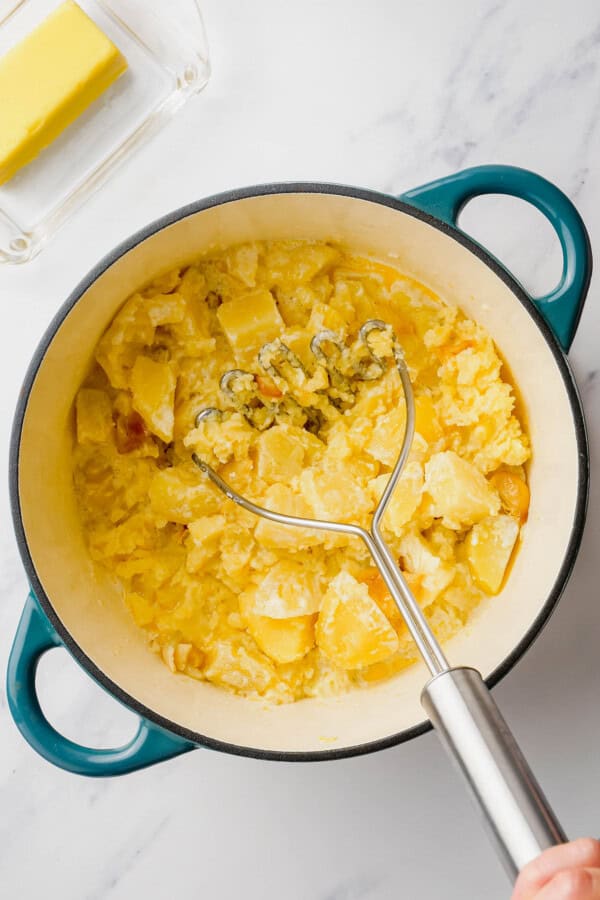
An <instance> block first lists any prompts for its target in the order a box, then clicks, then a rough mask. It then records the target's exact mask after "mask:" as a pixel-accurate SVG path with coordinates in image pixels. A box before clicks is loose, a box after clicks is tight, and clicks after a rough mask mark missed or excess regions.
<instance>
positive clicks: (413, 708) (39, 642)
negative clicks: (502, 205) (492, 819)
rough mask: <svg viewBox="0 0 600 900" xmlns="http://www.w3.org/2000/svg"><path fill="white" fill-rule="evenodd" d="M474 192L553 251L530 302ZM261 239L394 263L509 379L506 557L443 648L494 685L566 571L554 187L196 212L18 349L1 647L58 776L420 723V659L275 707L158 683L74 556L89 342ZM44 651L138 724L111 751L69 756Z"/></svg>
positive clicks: (572, 413) (276, 189)
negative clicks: (14, 546) (79, 415)
mask: <svg viewBox="0 0 600 900" xmlns="http://www.w3.org/2000/svg"><path fill="white" fill-rule="evenodd" d="M481 194H508V195H511V196H514V197H520V198H522V199H523V200H526V201H528V202H529V203H531V204H533V206H535V207H536V208H537V209H538V210H540V212H542V213H543V214H544V216H546V218H547V219H548V220H549V222H550V223H551V225H552V226H553V228H554V230H555V231H556V234H557V235H558V238H559V240H560V244H561V247H562V254H563V270H562V276H561V279H560V283H559V284H558V286H557V287H556V289H555V290H553V291H552V292H551V293H550V294H548V295H546V296H543V297H538V298H532V297H530V296H529V295H528V294H527V293H526V292H525V290H524V289H523V287H522V286H521V285H520V284H519V283H518V282H517V280H516V279H515V278H514V276H513V275H511V274H510V273H509V272H508V271H507V270H506V269H505V268H504V267H503V266H502V264H501V263H500V262H498V260H496V259H494V258H493V257H492V256H491V255H490V254H489V253H488V252H487V251H486V250H485V249H484V248H483V247H481V246H480V245H479V244H477V243H476V242H475V241H473V240H472V239H471V238H469V237H468V236H467V235H466V234H465V233H464V232H463V231H461V229H460V228H459V227H458V224H457V218H458V215H459V213H460V211H461V209H462V208H463V206H464V205H465V204H466V203H467V202H468V201H469V200H470V199H471V198H473V197H476V196H478V195H481ZM267 238H269V239H290V238H304V239H321V240H322V239H325V240H330V239H333V240H337V241H340V242H342V243H343V244H345V245H347V246H350V247H352V248H353V249H354V250H356V251H358V252H360V253H364V254H368V255H373V256H375V257H377V258H379V259H382V260H386V259H390V260H392V261H393V262H394V263H395V264H396V265H397V266H399V267H400V268H401V269H402V270H403V271H406V272H408V273H410V274H411V275H413V276H414V277H416V278H417V279H418V280H420V281H422V282H424V283H425V284H427V285H428V286H429V287H431V288H432V289H433V290H434V291H436V292H438V293H439V294H441V295H442V296H443V297H444V298H445V299H446V300H448V301H449V302H451V303H454V304H457V305H459V306H460V307H461V308H462V309H463V310H464V311H465V313H466V314H467V315H468V316H471V317H472V318H474V319H476V320H477V321H478V322H480V323H481V324H482V325H483V326H484V327H485V328H486V329H487V330H488V332H489V333H490V334H491V335H492V336H493V338H494V340H495V342H496V344H497V346H498V347H499V349H500V351H501V353H502V355H503V357H504V359H505V361H506V363H507V365H508V367H509V369H510V371H511V373H512V375H513V377H514V379H515V382H516V384H517V385H518V387H519V393H520V399H521V404H522V409H523V413H524V415H525V417H526V419H527V424H528V428H529V432H530V435H531V439H532V446H533V458H532V460H531V464H530V470H529V480H530V488H531V508H530V515H529V519H528V522H527V525H526V527H525V529H524V535H523V541H522V548H521V550H520V552H519V554H518V556H517V558H516V560H515V564H514V568H513V570H512V572H511V576H510V579H509V581H508V584H507V586H506V587H505V589H504V590H503V592H502V593H501V594H500V595H498V596H497V597H494V598H491V599H489V600H487V601H486V602H485V603H483V604H482V605H481V606H480V607H479V608H478V610H477V611H476V612H475V614H474V615H473V617H472V619H471V621H470V622H469V625H468V627H466V628H465V629H463V631H462V632H461V633H460V634H458V635H457V636H456V637H454V638H453V639H452V640H451V641H449V642H448V644H447V646H446V651H447V654H448V656H449V658H450V659H451V661H454V662H457V663H460V664H462V665H472V666H474V667H475V668H477V669H479V670H480V671H481V672H482V674H483V675H484V676H485V677H486V680H487V683H488V684H489V685H490V686H492V685H494V684H496V683H497V682H498V681H499V679H500V678H502V676H503V675H505V674H506V673H507V672H508V671H509V670H510V669H511V668H512V667H513V666H514V665H515V663H516V662H517V660H518V659H519V658H520V657H521V655H522V654H523V653H524V652H525V651H526V650H527V648H528V647H529V646H530V645H531V643H532V642H533V640H534V639H535V637H536V636H537V635H538V634H539V633H540V631H541V629H542V627H543V625H544V623H545V622H546V621H547V620H548V617H549V616H550V614H551V613H552V611H553V609H554V607H555V605H556V603H557V601H558V599H559V597H560V595H561V593H562V591H563V589H564V586H565V584H566V582H567V579H568V576H569V573H570V571H571V569H572V566H573V564H574V561H575V557H576V554H577V550H578V547H579V543H580V539H581V534H582V529H583V524H584V518H585V508H586V498H587V487H588V451H587V444H586V436H585V427H584V419H583V414H582V409H581V403H580V400H579V396H578V392H577V388H576V385H575V382H574V379H573V376H572V374H571V370H570V368H569V364H568V362H567V359H566V355H565V354H566V352H567V351H568V349H569V346H570V344H571V341H572V339H573V336H574V334H575V329H576V327H577V323H578V321H579V317H580V314H581V310H582V306H583V302H584V299H585V296H586V292H587V289H588V284H589V280H590V274H591V267H592V260H591V252H590V246H589V240H588V237H587V233H586V230H585V227H584V225H583V223H582V221H581V219H580V217H579V215H578V213H577V211H576V209H575V207H574V206H573V204H572V203H571V202H570V201H569V200H568V199H567V197H566V196H565V195H564V194H563V193H562V192H561V191H560V190H559V189H558V188H557V187H555V186H554V185H553V184H551V183H549V182H548V181H546V180H545V179H543V178H541V177H540V176H539V175H535V174H533V173H532V172H528V171H525V170H523V169H517V168H512V167H509V166H483V167H479V168H474V169H468V170H466V171H463V172H460V173H458V174H456V175H452V176H450V177H448V178H442V179H440V180H439V181H435V182H433V183H431V184H427V185H425V186H422V187H419V188H416V189H414V190H411V191H409V192H408V193H406V194H404V195H403V196H402V197H399V198H395V197H390V196H387V195H384V194H379V193H375V192H372V191H366V190H360V189H355V188H350V187H343V186H339V185H332V184H313V183H309V184H269V185H264V186H260V187H252V188H247V189H243V190H238V191H233V192H230V193H225V194H220V195H218V196H215V197H211V198H209V199H207V200H202V201H200V202H198V203H193V204H191V205H189V206H186V207H184V208H182V209H179V210H177V211H176V212H174V213H171V214H170V215H168V216H165V217H164V218H162V219H159V220H158V221H156V222H154V223H153V224H151V225H149V226H148V227H147V228H144V229H143V230H142V231H140V232H138V233H137V234H135V235H134V236H133V237H131V238H130V239H129V240H127V241H125V243H123V244H121V245H120V246H119V247H117V249H116V250H114V251H113V252H112V253H110V254H109V255H108V256H107V257H105V258H104V259H103V260H102V261H101V262H100V263H99V264H98V265H97V266H96V267H95V268H94V269H93V270H92V271H91V272H90V274H89V275H88V276H87V277H86V278H84V280H83V281H82V282H81V283H80V284H79V285H78V286H77V288H76V289H75V290H74V291H73V293H72V294H71V296H70V297H69V299H68V300H67V301H66V303H65V305H64V306H63V307H62V309H61V310H60V312H59V313H58V315H57V316H56V318H55V319H54V321H53V322H52V324H51V325H50V327H49V329H48V331H47V332H46V334H45V336H44V338H43V339H42V341H41V344H40V346H39V347H38V349H37V351H36V353H35V356H34V359H33V361H32V363H31V366H30V368H29V371H28V373H27V375H26V378H25V383H24V385H23V389H22V393H21V396H20V399H19V404H18V408H17V411H16V416H15V421H14V429H13V435H12V448H11V459H10V490H11V502H12V512H13V518H14V526H15V530H16V534H17V539H18V543H19V547H20V552H21V555H22V558H23V563H24V565H25V568H26V571H27V575H28V578H29V581H30V584H31V594H30V596H29V598H28V600H27V603H26V606H25V610H24V612H23V616H22V618H21V621H20V624H19V626H18V630H17V634H16V637H15V641H14V645H13V648H12V653H11V656H10V661H9V666H8V681H7V692H8V700H9V704H10V709H11V712H12V715H13V717H14V720H15V722H16V724H17V726H18V728H19V729H20V731H21V733H22V735H23V737H24V738H25V740H26V741H27V742H28V743H29V744H30V745H31V746H32V747H33V748H34V749H35V750H36V751H37V752H38V753H40V754H41V755H42V756H43V757H44V758H45V759H47V760H48V761H49V762H52V763H54V764H55V765H57V766H60V767H62V768H64V769H67V770H69V771H71V772H76V773H79V774H82V775H96V776H98V775H119V774H124V773H126V772H131V771H134V770H136V769H141V768H143V767H144V766H149V765H152V764H154V763H157V762H160V761H162V760H166V759H169V758H170V757H174V756H177V755H178V754H181V753H185V752H187V751H189V750H193V749H195V748H197V747H202V746H204V747H212V748H214V749H217V750H223V751H226V752H230V753H237V754H241V755H247V756H255V757H260V758H263V759H275V760H323V759H337V758H340V757H346V756H352V755H355V754H361V753H367V752H372V751H375V750H379V749H382V748H384V747H389V746H392V745H394V744H399V743H401V742H402V741H406V740H409V739H410V738H413V737H415V736H417V735H419V734H422V733H423V732H424V731H426V730H427V729H428V728H429V727H430V726H429V723H428V722H426V721H423V711H422V708H421V705H420V701H419V697H420V692H421V687H422V685H423V684H424V682H425V681H426V680H427V676H426V673H425V671H424V668H423V666H422V665H420V664H419V665H415V666H413V667H411V668H409V669H407V670H405V671H404V672H402V673H400V674H399V675H397V676H396V677H395V678H393V679H391V680H389V681H387V682H385V683H383V684H379V685H376V686H373V687H370V688H369V689H365V690H360V691H359V690H357V691H353V692H351V693H348V694H345V695H343V696H340V697H329V698H323V699H306V700H302V701H301V702H299V703H295V704H288V705H283V706H268V705H265V704H263V703H259V702H256V701H253V700H250V699H246V698H243V697H238V696H234V695H231V694H229V693H227V692H225V691H222V690H220V689H219V688H216V687H214V686H213V685H211V684H209V683H203V682H197V681H194V680H192V679H189V678H186V677H184V676H174V675H172V674H171V672H170V671H169V670H168V669H167V667H166V666H164V665H163V663H162V662H161V661H160V660H159V659H158V657H157V656H156V655H155V654H153V653H151V652H150V651H149V650H148V648H147V646H146V643H145V639H144V636H143V635H142V634H141V632H140V630H139V629H138V628H137V627H136V626H135V625H134V623H133V622H132V620H131V618H130V616H129V614H128V612H127V610H126V609H125V606H124V603H123V602H122V598H121V596H120V593H119V589H118V585H116V584H115V583H114V581H113V580H111V579H110V578H109V576H108V574H107V573H106V572H103V571H98V570H97V569H96V568H95V567H94V565H93V564H92V562H91V560H90V558H89V555H88V554H87V552H86V548H85V545H84V541H83V538H82V534H81V529H80V527H79V523H78V518H77V509H76V504H75V500H74V496H73V485H72V478H71V471H70V461H69V460H70V452H71V448H72V440H73V437H72V404H73V399H74V396H75V393H76V390H77V388H78V385H79V384H80V382H81V380H82V378H83V376H84V374H85V372H86V369H87V367H88V365H89V363H90V360H91V358H92V354H93V350H94V347H95V345H96V343H97V341H98V339H99V337H100V335H101V334H102V333H103V331H104V329H105V328H106V326H107V325H108V323H109V322H110V321H111V319H112V317H113V315H114V314H115V312H116V311H117V309H118V308H119V306H120V305H121V304H122V303H123V301H124V300H125V299H126V297H127V296H128V295H129V294H130V293H131V292H132V291H134V290H135V289H137V288H139V286H140V285H142V284H143V283H145V282H147V281H149V280H150V279H151V278H153V277H154V276H156V275H158V274H159V273H162V272H164V271H165V270H168V269H170V268H172V267H174V266H176V265H179V264H183V263H185V262H189V261H190V260H191V259H193V258H194V257H196V256H198V255H200V254H202V253H203V252H205V251H206V250H208V249H210V248H214V247H215V246H227V245H230V244H232V243H237V242H241V241H247V240H260V239H267ZM40 447H43V448H44V452H43V453H40ZM61 646H64V647H66V648H67V650H69V652H70V653H71V654H72V655H73V656H74V657H75V659H76V660H77V661H78V663H79V664H80V665H81V666H82V667H83V668H84V669H85V670H86V671H87V672H88V673H89V674H90V675H91V676H92V678H94V679H95V680H96V681H97V682H98V683H99V684H101V685H102V686H103V687H104V688H106V690H107V691H109V693H110V694H112V695H113V696H114V697H115V698H117V700H119V701H121V702H122V703H123V704H125V706H127V707H128V708H129V709H130V710H132V711H133V712H134V713H136V714H137V715H138V716H139V720H140V721H139V728H138V730H137V733H136V735H135V737H134V738H133V739H132V740H131V741H130V742H129V743H127V744H126V745H125V746H122V747H118V748H116V749H113V750H107V749H103V750H98V749H94V748H91V747H83V746H80V745H79V744H77V743H75V742H73V741H71V740H68V739H67V738H66V737H64V736H63V735H61V734H60V733H59V732H58V731H57V730H56V729H55V728H54V727H53V726H52V724H51V723H50V722H49V721H48V720H47V718H46V717H45V715H44V713H43V712H42V709H41V707H40V703H39V700H38V696H37V692H36V684H35V674H36V668H37V665H38V662H39V660H40V658H41V656H42V655H43V654H44V653H46V651H48V650H51V649H52V648H54V647H61Z"/></svg>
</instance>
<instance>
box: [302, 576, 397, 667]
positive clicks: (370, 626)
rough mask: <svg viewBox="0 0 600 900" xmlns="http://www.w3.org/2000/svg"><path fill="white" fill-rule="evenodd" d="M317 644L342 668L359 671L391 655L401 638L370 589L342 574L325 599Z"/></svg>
mask: <svg viewBox="0 0 600 900" xmlns="http://www.w3.org/2000/svg"><path fill="white" fill-rule="evenodd" d="M317 644H318V645H319V647H320V648H321V650H322V651H323V653H324V654H325V655H326V656H328V657H329V659H330V660H331V661H332V662H334V663H335V664H336V665H338V666H341V668H342V669H358V668H362V667H363V666H370V665H372V664H373V663H376V662H381V660H384V659H387V657H388V656H391V655H392V653H394V652H395V651H396V650H397V649H398V636H397V634H396V632H395V631H394V629H393V628H392V626H391V625H390V623H389V622H388V620H387V619H386V617H385V616H384V614H383V613H382V611H381V610H380V609H379V607H378V606H377V604H376V603H375V601H374V600H373V599H372V598H371V596H370V595H369V590H368V588H367V586H366V585H365V584H361V583H360V582H358V581H357V580H356V579H355V578H353V577H352V575H350V574H349V573H348V572H345V571H341V572H340V573H339V574H338V575H336V577H335V578H334V579H333V581H332V582H331V584H330V585H329V588H328V590H327V591H326V593H325V596H324V598H323V603H322V605H321V613H320V615H319V621H318V622H317Z"/></svg>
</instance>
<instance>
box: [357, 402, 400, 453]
mask: <svg viewBox="0 0 600 900" xmlns="http://www.w3.org/2000/svg"><path fill="white" fill-rule="evenodd" d="M405 425H406V410H405V409H404V406H399V407H397V408H396V409H392V410H391V411H390V412H387V413H384V414H383V415H381V416H378V417H377V420H376V422H375V427H374V429H373V434H372V436H371V439H370V440H369V441H368V442H367V445H366V447H365V449H366V451H367V453H370V455H371V456H372V457H373V458H374V459H377V460H379V462H382V463H384V464H385V465H386V466H392V465H393V464H394V462H395V461H396V457H397V456H398V452H399V450H400V447H401V445H402V438H403V437H404V428H405Z"/></svg>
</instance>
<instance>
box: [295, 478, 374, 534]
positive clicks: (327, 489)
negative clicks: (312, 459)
mask: <svg viewBox="0 0 600 900" xmlns="http://www.w3.org/2000/svg"><path fill="white" fill-rule="evenodd" d="M300 490H301V491H302V496H303V497H304V499H305V500H306V502H307V503H308V505H309V506H310V508H311V509H312V510H313V513H314V518H317V519H329V520H333V521H340V522H353V521H356V520H357V519H359V518H360V516H361V515H364V514H365V513H367V512H368V511H369V509H370V507H371V501H370V498H369V497H368V496H367V494H366V492H365V491H364V490H362V488H361V487H360V485H359V484H358V483H357V482H356V481H355V480H354V479H353V478H352V476H351V475H349V474H348V473H347V472H346V471H344V469H339V470H338V471H335V472H323V471H320V470H319V469H317V468H310V469H304V470H303V472H302V474H301V476H300Z"/></svg>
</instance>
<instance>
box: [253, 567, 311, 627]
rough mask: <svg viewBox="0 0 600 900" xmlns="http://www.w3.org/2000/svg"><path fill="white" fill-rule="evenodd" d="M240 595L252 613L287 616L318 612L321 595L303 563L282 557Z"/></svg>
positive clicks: (281, 617)
mask: <svg viewBox="0 0 600 900" xmlns="http://www.w3.org/2000/svg"><path fill="white" fill-rule="evenodd" d="M243 596H244V598H245V601H246V609H248V611H249V612H251V613H253V614H254V615H257V616H269V617H270V618H271V619H287V618H291V617H293V616H306V615H311V614H312V613H315V612H318V611H319V607H320V605H321V597H322V594H321V586H320V584H319V581H318V579H317V578H316V577H315V575H314V573H313V572H312V571H311V570H310V569H309V568H308V567H307V566H305V565H302V564H301V563H297V562H294V561H292V560H287V559H282V560H280V561H279V562H278V563H276V564H275V565H274V566H273V568H271V569H269V571H268V572H267V574H266V575H265V577H264V578H263V579H262V581H261V582H260V583H259V584H258V585H256V586H253V587H251V588H248V590H246V591H244V594H243Z"/></svg>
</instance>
